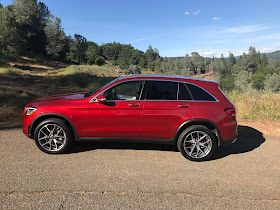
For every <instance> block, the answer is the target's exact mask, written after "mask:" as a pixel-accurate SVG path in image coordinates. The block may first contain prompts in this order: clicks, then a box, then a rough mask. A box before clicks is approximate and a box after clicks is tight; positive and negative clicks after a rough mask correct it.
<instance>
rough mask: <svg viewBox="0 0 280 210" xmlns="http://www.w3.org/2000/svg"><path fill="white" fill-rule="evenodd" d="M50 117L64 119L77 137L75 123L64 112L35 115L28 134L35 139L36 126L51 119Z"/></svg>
mask: <svg viewBox="0 0 280 210" xmlns="http://www.w3.org/2000/svg"><path fill="white" fill-rule="evenodd" d="M50 118H57V119H62V120H64V121H65V123H66V125H67V126H68V127H69V129H70V130H71V131H72V132H73V135H74V137H75V138H76V137H77V133H76V129H75V127H74V125H73V123H72V122H71V120H70V119H69V118H68V117H66V116H64V115H62V114H58V113H46V114H41V115H38V116H37V117H35V118H34V120H33V121H32V123H31V124H30V126H29V128H28V136H30V138H32V139H34V131H35V129H36V127H37V126H38V125H39V123H41V122H42V121H44V120H47V119H50Z"/></svg>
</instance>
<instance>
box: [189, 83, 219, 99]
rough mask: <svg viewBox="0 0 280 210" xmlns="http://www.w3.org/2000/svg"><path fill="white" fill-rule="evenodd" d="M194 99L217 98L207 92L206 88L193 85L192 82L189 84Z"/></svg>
mask: <svg viewBox="0 0 280 210" xmlns="http://www.w3.org/2000/svg"><path fill="white" fill-rule="evenodd" d="M187 86H188V88H189V90H190V92H191V94H192V96H193V99H194V100H196V101H216V99H215V98H214V97H213V96H211V95H210V94H209V93H207V92H206V91H205V90H203V89H202V88H200V87H198V86H196V85H192V84H187Z"/></svg>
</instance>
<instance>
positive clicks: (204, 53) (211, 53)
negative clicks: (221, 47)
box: [202, 50, 215, 57]
mask: <svg viewBox="0 0 280 210" xmlns="http://www.w3.org/2000/svg"><path fill="white" fill-rule="evenodd" d="M213 55H215V53H214V52H213V51H212V50H210V51H206V52H203V53H202V56H205V57H208V56H213Z"/></svg>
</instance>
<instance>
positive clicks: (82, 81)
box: [56, 73, 116, 91]
mask: <svg viewBox="0 0 280 210" xmlns="http://www.w3.org/2000/svg"><path fill="white" fill-rule="evenodd" d="M115 78H116V77H97V76H95V75H92V74H88V73H75V74H68V75H62V76H59V77H58V78H57V80H56V84H57V85H59V86H69V87H76V88H88V89H89V90H91V91H94V90H97V89H99V88H101V87H102V86H103V85H105V84H107V83H108V82H110V81H112V80H113V79H115Z"/></svg>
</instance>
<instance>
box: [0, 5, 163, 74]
mask: <svg viewBox="0 0 280 210" xmlns="http://www.w3.org/2000/svg"><path fill="white" fill-rule="evenodd" d="M0 31H1V33H0V53H1V52H2V53H3V52H10V53H15V54H19V55H28V56H31V57H34V56H38V55H39V56H43V57H46V58H49V59H52V60H58V61H63V62H71V63H75V64H97V65H103V64H104V63H105V60H109V61H112V63H113V64H115V65H119V66H120V67H121V68H125V69H131V70H133V71H138V72H139V71H140V70H139V69H140V68H147V66H148V64H149V63H150V62H152V61H155V60H157V59H159V57H160V56H159V52H158V50H157V49H153V48H152V47H151V46H149V48H148V49H147V51H146V52H143V51H140V50H137V49H135V48H134V47H132V46H131V45H130V44H120V43H115V42H114V43H107V44H102V45H100V46H99V45H98V44H97V43H95V42H92V41H88V40H87V39H86V38H85V37H83V36H82V35H80V34H74V36H73V37H72V36H70V35H68V36H67V35H66V34H65V32H64V29H63V27H62V24H61V19H60V18H58V17H54V16H53V15H52V14H51V13H50V10H49V9H48V7H47V6H46V5H45V4H44V3H43V2H37V0H14V1H13V4H12V5H8V6H7V7H3V6H2V5H1V4H0ZM136 67H138V68H136Z"/></svg>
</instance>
